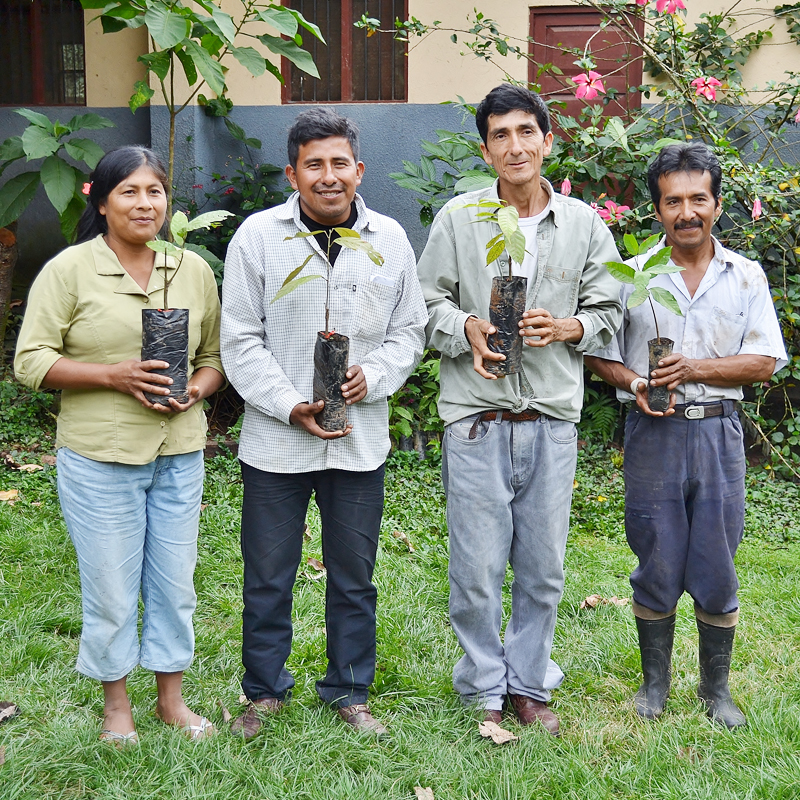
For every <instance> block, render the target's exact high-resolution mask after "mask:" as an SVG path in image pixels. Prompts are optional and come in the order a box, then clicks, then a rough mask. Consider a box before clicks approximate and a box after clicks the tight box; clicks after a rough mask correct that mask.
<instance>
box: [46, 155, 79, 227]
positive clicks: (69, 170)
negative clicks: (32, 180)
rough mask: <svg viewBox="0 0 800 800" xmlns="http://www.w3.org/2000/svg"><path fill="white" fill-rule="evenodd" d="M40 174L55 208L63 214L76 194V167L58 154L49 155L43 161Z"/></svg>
mask: <svg viewBox="0 0 800 800" xmlns="http://www.w3.org/2000/svg"><path fill="white" fill-rule="evenodd" d="M39 174H40V175H41V178H42V184H44V190H45V191H46V192H47V196H48V197H49V198H50V202H51V203H52V204H53V208H55V210H56V211H58V213H59V215H61V214H63V213H64V212H65V211H66V209H67V206H68V205H69V201H70V200H72V197H73V195H74V194H75V181H76V180H77V176H76V172H75V169H74V168H73V167H71V166H70V165H69V164H67V162H66V161H64V159H62V158H59V157H58V156H48V157H47V158H46V159H45V160H44V162H43V163H42V167H41V169H40V170H39Z"/></svg>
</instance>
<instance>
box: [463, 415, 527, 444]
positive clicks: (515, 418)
mask: <svg viewBox="0 0 800 800" xmlns="http://www.w3.org/2000/svg"><path fill="white" fill-rule="evenodd" d="M498 416H499V417H500V418H501V419H504V420H507V421H510V422H534V421H535V420H537V419H539V417H541V416H542V415H541V413H540V412H539V411H520V412H519V414H515V413H514V412H513V411H484V412H483V413H481V414H478V416H477V417H475V422H473V423H472V427H471V428H470V429H469V438H470V439H474V438H475V437H476V436H477V435H478V425H480V424H481V422H496V421H497V418H498Z"/></svg>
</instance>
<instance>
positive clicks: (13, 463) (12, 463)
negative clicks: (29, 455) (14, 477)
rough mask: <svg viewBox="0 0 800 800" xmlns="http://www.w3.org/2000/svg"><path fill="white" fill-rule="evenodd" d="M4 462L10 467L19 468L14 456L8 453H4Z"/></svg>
mask: <svg viewBox="0 0 800 800" xmlns="http://www.w3.org/2000/svg"><path fill="white" fill-rule="evenodd" d="M3 463H4V464H5V465H6V466H7V467H9V468H10V469H19V464H17V462H16V461H14V458H13V457H12V456H11V455H9V454H8V453H4V454H3Z"/></svg>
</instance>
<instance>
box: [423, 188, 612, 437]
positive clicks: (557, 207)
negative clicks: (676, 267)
mask: <svg viewBox="0 0 800 800" xmlns="http://www.w3.org/2000/svg"><path fill="white" fill-rule="evenodd" d="M542 186H543V187H544V188H545V190H546V191H547V193H548V194H549V195H550V202H551V208H550V212H549V213H548V214H547V216H546V217H545V218H544V219H543V220H542V221H541V222H540V223H539V227H538V231H537V234H536V236H537V244H538V258H537V269H536V278H535V280H533V281H531V282H530V283H529V284H528V297H527V300H526V304H525V307H526V308H527V309H532V308H544V309H546V310H547V311H549V312H550V313H551V314H552V315H553V317H556V318H559V319H563V318H566V317H576V318H577V319H579V320H580V322H581V324H582V325H583V337H582V338H581V340H580V341H579V342H573V343H567V342H553V343H552V344H549V345H547V346H546V347H541V348H535V347H528V346H525V347H523V356H522V366H523V369H524V374H525V378H526V379H527V383H528V384H529V386H530V392H532V394H530V393H529V392H528V390H527V389H528V387H523V384H522V381H521V377H520V375H510V376H508V377H506V378H503V379H500V380H496V381H490V380H486V379H485V378H482V377H481V376H480V375H478V373H477V372H475V371H474V369H473V366H472V348H471V347H470V344H469V342H468V341H467V337H466V335H465V333H464V322H465V321H466V320H467V318H468V317H469V316H470V315H475V316H477V317H480V318H481V319H488V318H489V295H490V293H491V285H492V278H493V277H495V276H499V275H507V274H508V254H507V253H503V254H502V255H501V256H500V258H499V259H498V260H497V261H495V262H493V263H492V264H490V265H489V266H486V242H488V241H489V240H490V239H491V238H492V237H493V236H495V235H496V234H498V233H499V232H500V228H499V226H498V225H497V224H495V223H492V222H486V221H484V220H477V216H476V215H477V213H478V210H477V209H475V208H459V206H463V205H465V204H469V203H476V202H478V201H479V200H481V199H483V198H491V199H493V200H496V199H497V183H496V182H495V184H494V185H493V186H492V187H490V188H489V189H484V190H481V191H477V192H470V193H468V194H464V195H461V196H460V197H457V198H454V199H453V200H451V201H450V202H449V203H447V205H445V206H444V208H443V209H442V210H441V211H440V212H439V213H438V214H437V216H436V219H435V220H434V222H433V227H432V228H431V234H430V238H429V239H428V244H427V245H426V247H425V251H424V252H423V254H422V256H421V258H420V261H419V265H418V271H419V276H420V282H421V283H422V290H423V293H424V295H425V302H426V303H427V305H428V315H429V320H428V326H427V329H426V332H427V336H428V343H429V344H430V346H431V347H435V348H436V349H437V350H439V351H440V352H441V354H442V362H441V372H440V375H441V394H440V397H439V414H440V415H441V417H442V419H443V420H444V421H445V423H447V424H449V423H451V422H455V421H456V420H459V419H463V418H464V417H467V416H469V415H470V414H474V413H476V412H478V411H487V410H490V409H505V410H509V411H514V412H520V411H524V410H525V409H527V408H533V409H536V410H537V411H540V412H543V413H545V414H549V415H550V416H553V417H556V418H558V419H564V420H569V421H571V422H577V421H578V420H579V419H580V414H581V404H582V401H583V353H584V352H585V351H587V350H596V349H597V348H599V347H603V346H605V345H606V344H608V342H609V341H610V340H611V335H612V334H613V332H614V331H615V330H616V329H617V328H618V327H619V325H620V322H621V321H622V311H621V309H620V304H619V283H618V282H617V281H616V280H614V279H613V278H612V277H611V276H610V275H609V274H608V270H607V269H606V268H605V263H606V261H616V260H619V256H618V253H617V248H616V247H615V245H614V240H613V238H612V236H611V233H610V232H609V230H608V228H607V227H606V224H605V223H604V222H603V220H602V219H600V217H599V216H598V214H597V213H596V212H595V211H593V210H592V209H591V208H590V207H589V206H588V205H586V203H583V202H582V201H580V200H577V199H575V198H572V197H564V196H563V195H560V194H556V193H555V192H553V187H552V186H550V184H549V183H547V181H545V180H542ZM453 209H456V210H453Z"/></svg>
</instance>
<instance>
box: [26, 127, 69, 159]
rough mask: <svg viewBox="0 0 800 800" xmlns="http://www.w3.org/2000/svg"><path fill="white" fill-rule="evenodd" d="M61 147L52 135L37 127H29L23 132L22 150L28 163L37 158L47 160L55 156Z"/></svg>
mask: <svg viewBox="0 0 800 800" xmlns="http://www.w3.org/2000/svg"><path fill="white" fill-rule="evenodd" d="M60 146H61V145H60V144H59V143H58V140H57V139H55V138H54V137H53V136H52V135H51V134H50V133H48V132H47V131H46V130H44V129H43V128H39V127H38V126H36V125H29V126H28V127H27V128H25V130H24V131H23V132H22V149H23V150H24V151H25V155H26V156H27V157H28V161H32V160H33V159H35V158H47V156H51V155H53V153H55V152H56V150H58V148H59V147H60Z"/></svg>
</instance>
